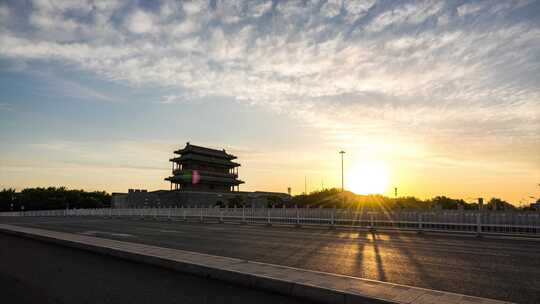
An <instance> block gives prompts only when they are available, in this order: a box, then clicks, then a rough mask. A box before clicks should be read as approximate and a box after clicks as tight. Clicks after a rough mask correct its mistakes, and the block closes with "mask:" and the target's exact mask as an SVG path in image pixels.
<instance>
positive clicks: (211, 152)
mask: <svg viewBox="0 0 540 304" xmlns="http://www.w3.org/2000/svg"><path fill="white" fill-rule="evenodd" d="M174 153H175V154H180V155H185V154H189V153H193V154H200V155H207V156H211V157H216V158H223V159H228V160H231V159H235V158H236V156H234V155H232V154H229V153H227V152H225V149H223V150H217V149H211V148H206V147H201V146H196V145H192V144H190V143H189V142H187V143H186V146H185V147H184V148H183V149H179V150H176V151H174Z"/></svg>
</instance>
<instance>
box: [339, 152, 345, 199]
mask: <svg viewBox="0 0 540 304" xmlns="http://www.w3.org/2000/svg"><path fill="white" fill-rule="evenodd" d="M339 154H341V192H343V190H344V188H345V187H344V186H343V154H345V151H343V150H341V151H339Z"/></svg>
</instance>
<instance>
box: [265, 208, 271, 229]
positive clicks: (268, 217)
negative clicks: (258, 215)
mask: <svg viewBox="0 0 540 304" xmlns="http://www.w3.org/2000/svg"><path fill="white" fill-rule="evenodd" d="M266 225H268V226H270V225H271V223H270V209H269V208H266Z"/></svg>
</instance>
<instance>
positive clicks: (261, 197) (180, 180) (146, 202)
mask: <svg viewBox="0 0 540 304" xmlns="http://www.w3.org/2000/svg"><path fill="white" fill-rule="evenodd" d="M174 154H177V155H178V156H176V157H174V158H171V159H170V161H171V162H172V175H171V176H169V177H167V178H165V180H166V181H169V182H170V183H171V186H170V190H157V191H150V192H148V191H147V190H140V189H129V191H128V193H113V194H112V206H113V207H114V208H145V207H180V206H184V207H185V206H205V207H209V206H231V207H232V206H253V207H266V206H270V205H274V204H284V203H288V202H289V201H290V199H291V195H290V194H287V193H280V192H263V191H254V192H248V191H240V189H239V185H240V184H243V183H244V182H243V181H242V180H240V179H238V167H240V164H239V163H237V162H234V161H233V160H235V159H236V156H234V155H232V154H229V153H227V152H226V151H225V150H216V149H210V148H205V147H201V146H196V145H192V144H190V143H189V142H188V143H187V144H186V146H185V147H184V148H182V149H179V150H177V151H174Z"/></svg>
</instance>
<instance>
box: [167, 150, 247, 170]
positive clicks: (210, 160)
mask: <svg viewBox="0 0 540 304" xmlns="http://www.w3.org/2000/svg"><path fill="white" fill-rule="evenodd" d="M193 160H194V161H199V162H202V163H210V164H215V165H221V166H223V167H228V168H234V167H239V166H240V164H239V163H235V162H233V161H230V160H229V159H222V158H216V157H208V156H205V155H198V154H191V153H189V154H182V156H180V157H175V158H171V159H170V161H172V162H176V163H183V162H186V161H193Z"/></svg>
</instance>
